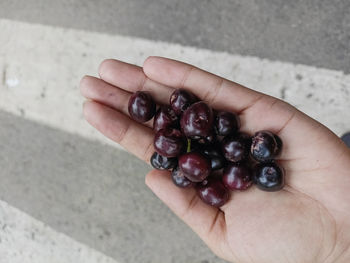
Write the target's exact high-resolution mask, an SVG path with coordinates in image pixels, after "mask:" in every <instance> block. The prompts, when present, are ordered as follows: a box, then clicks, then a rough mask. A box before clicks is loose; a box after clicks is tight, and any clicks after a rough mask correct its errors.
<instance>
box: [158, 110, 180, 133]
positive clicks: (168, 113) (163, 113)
mask: <svg viewBox="0 0 350 263" xmlns="http://www.w3.org/2000/svg"><path fill="white" fill-rule="evenodd" d="M176 126H179V118H178V116H177V115H176V114H175V112H174V111H173V109H172V108H170V107H169V106H161V107H160V108H159V109H158V111H157V113H156V115H155V116H154V121H153V129H154V131H155V132H157V131H159V130H161V129H164V128H167V127H174V128H176Z"/></svg>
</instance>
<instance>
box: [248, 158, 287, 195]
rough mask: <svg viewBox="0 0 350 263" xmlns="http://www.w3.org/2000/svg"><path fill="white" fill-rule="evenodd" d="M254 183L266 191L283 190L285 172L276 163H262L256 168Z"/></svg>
mask: <svg viewBox="0 0 350 263" xmlns="http://www.w3.org/2000/svg"><path fill="white" fill-rule="evenodd" d="M254 183H255V184H256V186H257V187H258V188H259V189H261V190H264V191H268V192H274V191H278V190H281V189H282V188H283V186H284V170H283V168H282V167H280V166H279V165H278V164H276V163H274V162H270V163H260V164H258V165H257V166H256V167H255V173H254Z"/></svg>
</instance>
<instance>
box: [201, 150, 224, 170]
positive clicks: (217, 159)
mask: <svg viewBox="0 0 350 263" xmlns="http://www.w3.org/2000/svg"><path fill="white" fill-rule="evenodd" d="M202 152H203V153H204V154H205V155H207V156H208V157H209V159H210V164H211V169H212V170H219V169H221V168H224V166H225V164H226V160H225V158H224V156H223V155H222V153H221V151H220V149H217V148H215V147H206V148H204V149H203V150H202Z"/></svg>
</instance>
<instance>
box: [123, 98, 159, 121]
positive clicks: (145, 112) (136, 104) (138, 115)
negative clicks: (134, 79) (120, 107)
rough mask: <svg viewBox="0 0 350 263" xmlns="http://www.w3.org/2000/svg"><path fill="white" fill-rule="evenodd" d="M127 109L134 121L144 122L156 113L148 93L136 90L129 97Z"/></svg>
mask: <svg viewBox="0 0 350 263" xmlns="http://www.w3.org/2000/svg"><path fill="white" fill-rule="evenodd" d="M128 110H129V114H130V116H131V118H133V119H134V120H135V121H137V122H146V121H149V120H150V119H152V118H153V116H154V114H155V113H156V103H155V102H154V100H153V98H152V97H151V95H150V94H149V93H147V92H144V91H137V92H135V93H134V94H133V95H132V96H131V97H130V99H129V105H128Z"/></svg>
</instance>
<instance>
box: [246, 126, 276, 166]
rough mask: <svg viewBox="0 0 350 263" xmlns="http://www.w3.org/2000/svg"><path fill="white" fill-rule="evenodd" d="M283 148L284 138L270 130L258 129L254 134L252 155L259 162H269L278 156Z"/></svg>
mask: <svg viewBox="0 0 350 263" xmlns="http://www.w3.org/2000/svg"><path fill="white" fill-rule="evenodd" d="M281 149H282V140H281V139H280V138H279V137H278V136H277V135H275V134H273V133H272V132H270V131H258V132H256V133H255V134H254V137H253V139H252V145H251V149H250V152H251V155H252V156H253V158H254V159H255V160H257V161H259V162H268V161H271V160H273V159H274V158H276V157H277V156H278V154H279V153H280V152H281Z"/></svg>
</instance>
